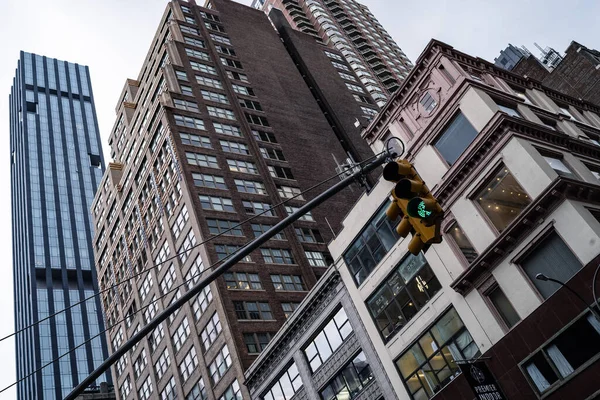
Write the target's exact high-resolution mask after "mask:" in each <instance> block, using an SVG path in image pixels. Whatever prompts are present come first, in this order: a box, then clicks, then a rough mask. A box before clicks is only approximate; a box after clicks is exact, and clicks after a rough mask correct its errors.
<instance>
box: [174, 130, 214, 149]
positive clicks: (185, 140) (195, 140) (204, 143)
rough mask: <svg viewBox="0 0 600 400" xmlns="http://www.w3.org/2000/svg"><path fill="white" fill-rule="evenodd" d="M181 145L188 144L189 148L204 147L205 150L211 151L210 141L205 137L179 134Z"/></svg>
mask: <svg viewBox="0 0 600 400" xmlns="http://www.w3.org/2000/svg"><path fill="white" fill-rule="evenodd" d="M179 137H180V138H181V143H182V144H188V145H190V146H196V147H204V148H205V149H212V144H210V139H209V138H208V137H206V136H198V135H194V134H192V133H185V132H179Z"/></svg>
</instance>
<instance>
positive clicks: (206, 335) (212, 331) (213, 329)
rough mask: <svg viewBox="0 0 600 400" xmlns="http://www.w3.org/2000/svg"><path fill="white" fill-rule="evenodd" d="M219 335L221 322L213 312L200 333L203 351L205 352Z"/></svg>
mask: <svg viewBox="0 0 600 400" xmlns="http://www.w3.org/2000/svg"><path fill="white" fill-rule="evenodd" d="M219 333H221V321H220V320H219V314H217V313H216V312H215V313H214V314H213V316H212V317H211V318H210V319H209V320H208V322H207V323H206V326H205V327H204V329H202V332H201V333H200V338H201V339H202V345H203V346H204V351H207V350H208V348H209V347H210V345H211V344H213V343H214V341H215V340H216V339H217V336H219Z"/></svg>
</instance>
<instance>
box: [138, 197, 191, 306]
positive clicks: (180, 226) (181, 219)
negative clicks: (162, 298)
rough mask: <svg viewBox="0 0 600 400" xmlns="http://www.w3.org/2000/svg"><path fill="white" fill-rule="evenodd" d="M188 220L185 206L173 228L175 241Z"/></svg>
mask: <svg viewBox="0 0 600 400" xmlns="http://www.w3.org/2000/svg"><path fill="white" fill-rule="evenodd" d="M188 219H189V213H188V210H187V206H186V205H185V204H184V205H183V207H182V208H181V211H180V212H179V214H178V215H177V218H176V219H175V222H174V223H173V225H172V226H171V231H172V232H173V236H174V237H175V240H177V239H178V238H179V235H180V234H181V231H182V230H183V228H184V227H185V224H186V223H187V221H188ZM150 276H151V275H148V277H150ZM143 299H144V298H143V297H142V300H143Z"/></svg>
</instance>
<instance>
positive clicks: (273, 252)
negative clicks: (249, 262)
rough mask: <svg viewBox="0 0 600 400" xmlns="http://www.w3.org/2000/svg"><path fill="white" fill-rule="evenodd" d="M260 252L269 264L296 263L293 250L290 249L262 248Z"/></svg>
mask: <svg viewBox="0 0 600 400" xmlns="http://www.w3.org/2000/svg"><path fill="white" fill-rule="evenodd" d="M260 253H261V254H262V256H263V259H264V260H265V263H267V264H295V261H294V257H292V252H291V251H289V250H288V249H272V248H262V249H260Z"/></svg>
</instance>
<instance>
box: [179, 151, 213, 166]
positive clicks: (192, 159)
mask: <svg viewBox="0 0 600 400" xmlns="http://www.w3.org/2000/svg"><path fill="white" fill-rule="evenodd" d="M185 157H186V159H187V162H188V164H190V165H198V166H200V167H208V168H219V164H217V158H216V157H213V156H207V155H206V154H198V153H192V152H190V151H186V152H185Z"/></svg>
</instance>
